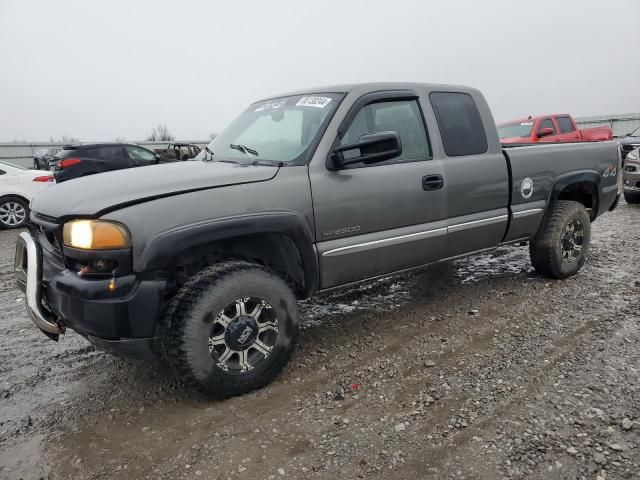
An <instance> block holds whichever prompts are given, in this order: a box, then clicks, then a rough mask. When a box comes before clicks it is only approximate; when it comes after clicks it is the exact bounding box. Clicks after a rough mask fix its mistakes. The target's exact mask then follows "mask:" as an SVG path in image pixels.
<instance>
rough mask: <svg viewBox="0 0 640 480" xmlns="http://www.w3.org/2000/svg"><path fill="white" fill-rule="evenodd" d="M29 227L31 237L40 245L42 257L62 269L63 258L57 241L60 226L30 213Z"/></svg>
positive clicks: (49, 218)
mask: <svg viewBox="0 0 640 480" xmlns="http://www.w3.org/2000/svg"><path fill="white" fill-rule="evenodd" d="M31 225H32V226H31V231H32V232H31V233H32V236H33V237H34V240H36V241H37V242H38V244H40V247H41V248H42V253H43V255H44V256H45V257H47V259H48V260H50V261H51V262H52V263H53V264H54V265H55V266H57V267H60V268H64V258H63V256H62V248H61V245H60V241H59V235H60V226H59V225H58V224H56V223H55V219H53V218H51V217H47V216H45V215H42V214H39V213H36V212H32V215H31Z"/></svg>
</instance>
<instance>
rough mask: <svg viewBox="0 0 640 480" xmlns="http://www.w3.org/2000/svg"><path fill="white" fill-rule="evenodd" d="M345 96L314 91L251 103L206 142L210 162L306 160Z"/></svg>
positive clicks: (284, 161) (300, 161)
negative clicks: (219, 132)
mask: <svg viewBox="0 0 640 480" xmlns="http://www.w3.org/2000/svg"><path fill="white" fill-rule="evenodd" d="M341 98H342V95H341V94H335V93H314V94H309V95H295V96H290V97H281V98H272V99H270V100H263V101H261V102H257V103H254V104H252V105H250V106H249V108H247V109H246V110H245V111H244V112H243V113H241V114H240V116H239V117H238V118H236V119H235V120H234V121H233V122H232V123H231V124H230V125H229V126H228V127H227V128H226V129H225V130H224V131H223V132H222V133H221V134H220V135H218V136H217V137H216V138H215V139H213V140H212V141H211V143H209V145H207V148H206V150H205V153H206V155H204V156H203V157H202V158H203V159H204V160H209V161H226V162H228V161H237V162H238V163H245V162H249V163H257V164H259V163H262V162H264V163H277V164H279V163H284V164H300V163H304V162H305V160H306V156H307V154H308V153H309V150H310V146H311V145H312V144H313V143H314V141H315V140H316V139H317V137H318V135H319V132H320V131H321V127H323V126H324V125H326V124H327V123H328V122H329V120H331V117H332V115H333V113H334V112H335V110H336V107H337V106H338V104H339V103H340V100H341Z"/></svg>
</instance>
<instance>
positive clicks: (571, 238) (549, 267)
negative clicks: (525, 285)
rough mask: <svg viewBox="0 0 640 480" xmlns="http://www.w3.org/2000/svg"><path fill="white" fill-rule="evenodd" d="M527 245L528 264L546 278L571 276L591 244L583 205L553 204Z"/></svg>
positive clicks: (582, 261) (561, 202)
mask: <svg viewBox="0 0 640 480" xmlns="http://www.w3.org/2000/svg"><path fill="white" fill-rule="evenodd" d="M550 208H551V211H550V212H549V213H548V214H547V217H546V218H545V220H544V221H543V224H542V226H541V227H540V230H539V231H538V233H537V235H536V237H535V238H534V239H533V241H532V242H531V243H530V244H529V254H530V256H531V263H532V264H533V267H534V268H535V269H536V271H537V272H538V273H540V274H541V275H543V276H545V277H548V278H566V277H570V276H571V275H575V274H576V273H578V271H579V270H580V269H581V268H582V265H584V262H585V260H586V258H587V254H588V252H589V244H590V242H591V219H590V218H589V214H588V213H587V210H586V208H585V207H584V205H582V204H581V203H578V202H574V201H568V200H560V201H557V202H556V203H555V204H554V205H553V206H552V207H550Z"/></svg>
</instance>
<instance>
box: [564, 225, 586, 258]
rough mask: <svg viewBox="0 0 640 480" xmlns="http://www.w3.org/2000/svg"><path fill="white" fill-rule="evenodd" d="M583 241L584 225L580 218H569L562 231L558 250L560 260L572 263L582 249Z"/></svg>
mask: <svg viewBox="0 0 640 480" xmlns="http://www.w3.org/2000/svg"><path fill="white" fill-rule="evenodd" d="M583 242H584V225H582V222H581V221H580V220H577V219H575V220H571V221H570V222H569V223H568V224H567V225H566V226H565V227H564V232H563V233H562V241H561V242H560V250H561V252H562V261H564V262H567V263H573V262H575V261H576V260H577V258H578V255H580V252H581V251H582V244H583Z"/></svg>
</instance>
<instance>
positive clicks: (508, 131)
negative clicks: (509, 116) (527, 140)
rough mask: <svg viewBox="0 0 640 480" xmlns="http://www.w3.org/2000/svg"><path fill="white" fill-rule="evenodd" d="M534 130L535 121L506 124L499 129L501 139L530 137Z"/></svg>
mask: <svg viewBox="0 0 640 480" xmlns="http://www.w3.org/2000/svg"><path fill="white" fill-rule="evenodd" d="M531 129H533V121H527V122H515V123H506V124H504V125H500V126H499V127H498V136H499V137H500V138H513V137H528V136H530V135H531Z"/></svg>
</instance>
